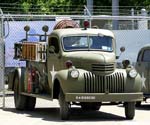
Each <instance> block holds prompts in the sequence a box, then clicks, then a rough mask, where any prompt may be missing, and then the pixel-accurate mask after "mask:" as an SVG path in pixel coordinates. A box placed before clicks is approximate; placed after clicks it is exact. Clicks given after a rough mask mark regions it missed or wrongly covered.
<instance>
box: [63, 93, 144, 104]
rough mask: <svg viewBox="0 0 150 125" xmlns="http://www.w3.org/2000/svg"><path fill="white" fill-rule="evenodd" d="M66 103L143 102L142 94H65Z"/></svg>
mask: <svg viewBox="0 0 150 125" xmlns="http://www.w3.org/2000/svg"><path fill="white" fill-rule="evenodd" d="M65 100H66V101H67V102H135V101H142V100H143V93H141V92H138V93H108V94H105V93H66V94H65Z"/></svg>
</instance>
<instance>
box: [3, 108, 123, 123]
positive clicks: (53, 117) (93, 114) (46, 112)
mask: <svg viewBox="0 0 150 125" xmlns="http://www.w3.org/2000/svg"><path fill="white" fill-rule="evenodd" d="M3 110H4V111H8V112H13V113H17V114H22V115H25V117H31V118H32V117H33V118H42V120H45V121H56V122H62V120H60V117H59V108H51V107H50V108H49V107H48V108H43V107H42V108H35V110H34V111H18V110H16V109H15V108H5V109H3ZM124 120H126V118H125V117H122V116H118V115H115V114H111V113H105V112H101V111H85V110H81V108H72V109H71V115H70V119H69V120H68V122H69V121H71V122H73V121H76V122H81V121H84V122H86V121H88V122H90V121H124Z"/></svg>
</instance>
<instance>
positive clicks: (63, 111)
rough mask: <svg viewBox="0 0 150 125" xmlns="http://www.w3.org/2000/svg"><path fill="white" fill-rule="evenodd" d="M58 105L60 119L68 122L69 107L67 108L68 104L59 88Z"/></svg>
mask: <svg viewBox="0 0 150 125" xmlns="http://www.w3.org/2000/svg"><path fill="white" fill-rule="evenodd" d="M59 105H60V117H61V119H62V120H68V119H69V114H70V107H69V103H68V102H66V101H65V95H64V93H63V91H62V89H61V88H60V93H59Z"/></svg>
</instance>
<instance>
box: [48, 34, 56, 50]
mask: <svg viewBox="0 0 150 125" xmlns="http://www.w3.org/2000/svg"><path fill="white" fill-rule="evenodd" d="M48 42H49V47H50V46H54V47H55V53H59V44H58V39H57V38H56V37H50V38H49V41H48Z"/></svg>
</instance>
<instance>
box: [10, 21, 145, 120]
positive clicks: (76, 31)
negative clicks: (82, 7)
mask: <svg viewBox="0 0 150 125" xmlns="http://www.w3.org/2000/svg"><path fill="white" fill-rule="evenodd" d="M64 22H65V21H64ZM73 24H74V22H73V21H68V25H67V26H64V27H66V28H60V27H62V25H64V24H60V26H58V25H59V24H57V28H55V29H54V30H53V31H52V32H51V33H50V34H48V35H47V33H46V32H47V31H48V27H47V26H44V27H43V31H44V32H45V34H44V35H38V36H39V38H40V40H39V41H37V42H30V41H28V36H29V35H33V34H28V31H29V30H30V27H28V26H26V27H25V28H24V29H25V31H26V35H27V36H26V39H25V40H24V41H22V42H18V43H15V45H14V49H15V50H14V51H15V54H14V58H15V59H19V60H24V61H26V67H18V68H15V70H14V71H13V72H11V73H10V74H9V78H8V82H9V88H10V89H12V90H13V91H14V102H15V107H16V109H18V110H33V109H34V108H35V103H36V98H43V99H47V100H53V99H58V101H59V104H60V117H61V119H62V120H67V119H69V116H70V109H71V106H72V105H80V106H81V109H82V110H99V109H100V107H101V105H103V102H109V103H112V102H113V103H114V102H115V103H116V104H118V103H120V102H121V103H123V106H124V108H125V116H126V118H127V119H133V118H134V115H135V102H137V101H142V99H143V94H142V93H141V88H142V82H141V78H140V75H139V74H138V73H137V72H136V70H135V69H134V68H133V67H132V66H130V65H128V61H124V62H125V63H127V65H126V66H124V68H117V67H116V58H117V56H116V42H115V37H114V34H113V33H112V32H111V31H109V30H104V29H94V28H93V29H92V28H86V27H84V28H78V26H74V25H73ZM65 25H66V24H65ZM85 26H86V25H85ZM58 27H59V28H58ZM43 37H44V40H43V39H42V38H43Z"/></svg>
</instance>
